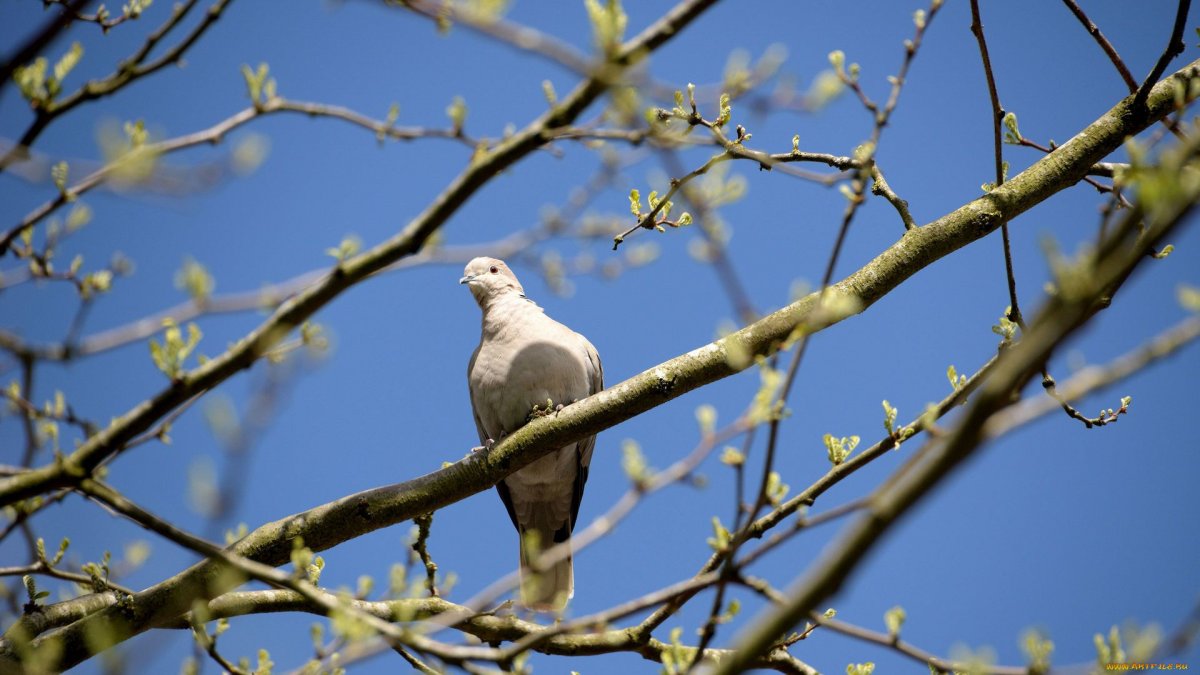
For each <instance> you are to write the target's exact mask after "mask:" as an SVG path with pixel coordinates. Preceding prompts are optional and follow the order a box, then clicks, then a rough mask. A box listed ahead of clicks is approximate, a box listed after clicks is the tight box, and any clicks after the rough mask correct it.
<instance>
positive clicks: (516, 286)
mask: <svg viewBox="0 0 1200 675" xmlns="http://www.w3.org/2000/svg"><path fill="white" fill-rule="evenodd" d="M458 283H460V284H466V285H467V288H469V289H471V295H473V296H475V301H476V302H478V303H479V306H480V307H483V306H485V305H486V304H487V303H488V302H491V301H492V300H495V299H496V298H498V297H500V296H501V295H502V294H504V293H517V294H518V295H523V294H524V293H525V289H523V288H521V282H520V281H517V275H515V274H513V272H512V270H510V269H509V268H508V265H505V264H504V261H503V260H499V259H497V258H475V259H474V260H472V261H471V262H469V263H467V267H466V269H464V270H463V277H462V278H461V279H459V280H458Z"/></svg>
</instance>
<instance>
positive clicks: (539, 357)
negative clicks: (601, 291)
mask: <svg viewBox="0 0 1200 675" xmlns="http://www.w3.org/2000/svg"><path fill="white" fill-rule="evenodd" d="M459 283H460V284H466V286H467V288H468V289H470V291H471V295H472V296H474V298H475V302H476V303H478V305H479V308H480V309H481V310H482V311H483V322H482V331H481V335H480V339H479V346H478V347H476V349H475V352H474V353H473V354H472V355H471V361H470V363H469V364H468V365H467V384H468V389H469V391H470V395H471V409H472V411H473V412H474V415H475V426H476V428H477V430H478V432H479V442H480V443H481V444H482V448H484V449H488V450H490V449H491V447H492V445H493V444H494V443H497V442H499V441H501V440H503V438H504V437H505V436H507V435H509V434H511V433H513V432H514V431H516V430H517V429H519V428H521V426H523V425H524V424H526V423H527V422H528V421H529V420H530V419H532V418H533V417H537V416H543V415H545V414H548V413H552V412H554V411H556V410H558V409H561V407H562V406H565V405H570V404H571V403H573V402H575V401H578V400H582V399H584V398H587V397H588V396H591V395H592V394H595V393H597V392H599V391H600V390H602V389H603V388H604V370H603V368H602V367H601V365H600V356H599V354H598V353H597V352H596V348H595V347H594V346H592V343H591V342H589V341H588V340H587V338H585V337H584V336H582V335H580V334H579V333H576V332H575V331H573V330H571V329H570V328H567V327H566V326H564V325H563V324H561V323H559V322H557V321H555V320H554V319H551V318H550V317H549V316H547V315H546V314H545V311H544V310H543V309H542V308H541V307H539V306H538V305H537V304H536V303H534V302H533V301H532V300H530V299H529V298H527V297H525V290H524V288H522V286H521V282H520V281H518V280H517V276H516V275H515V274H513V271H512V270H511V269H509V267H508V265H506V264H505V263H504V261H502V260H498V259H496V258H488V257H480V258H475V259H474V260H472V261H471V262H469V263H467V266H466V269H465V270H463V277H462V278H461V279H459ZM542 406H544V408H543V407H542ZM552 406H553V407H552ZM595 446H596V437H595V436H588V437H587V438H582V439H580V440H578V441H576V442H574V443H571V444H569V445H566V446H564V447H562V448H559V449H557V450H555V451H553V452H550V453H548V454H546V455H544V456H542V457H540V458H539V459H537V460H535V461H533V462H532V463H530V464H529V465H527V466H525V467H523V468H521V469H520V470H518V471H516V472H514V473H512V474H510V475H509V476H507V477H505V478H504V479H503V480H501V481H500V482H499V483H497V484H496V491H497V492H498V493H500V499H501V501H503V502H504V507H505V509H506V510H507V511H508V517H509V519H511V520H512V524H513V526H514V527H515V528H516V529H517V533H518V535H519V537H520V556H521V558H520V560H521V567H520V569H521V588H520V597H521V604H522V605H524V606H525V607H527V608H529V609H531V610H535V611H543V612H561V611H562V610H564V609H565V608H566V604H567V600H568V599H569V598H571V597H572V596H573V595H574V591H575V580H574V571H573V565H572V561H571V555H570V554H569V551H570V549H569V548H568V555H566V556H565V557H563V558H561V559H559V560H558V561H557V562H556V563H554V564H553V565H551V566H550V567H549V568H548V569H545V570H543V571H541V572H540V574H534V573H533V572H532V569H531V566H530V563H531V561H533V560H536V559H537V557H538V556H539V555H540V554H541V553H542V552H543V551H545V550H547V549H549V548H551V547H553V546H554V545H556V544H561V543H564V542H569V540H570V537H571V532H572V531H573V530H574V528H575V519H576V517H577V516H578V515H579V504H580V501H581V500H582V499H583V488H584V485H585V484H586V483H587V478H588V465H589V464H590V463H591V460H592V450H593V449H594V448H595ZM567 545H568V547H569V546H570V544H569V543H568V544H567Z"/></svg>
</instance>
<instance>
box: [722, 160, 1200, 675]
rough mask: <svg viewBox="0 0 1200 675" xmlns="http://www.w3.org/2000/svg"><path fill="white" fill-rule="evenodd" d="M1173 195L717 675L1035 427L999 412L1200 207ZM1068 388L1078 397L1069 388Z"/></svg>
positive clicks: (1041, 319) (1037, 326) (1090, 273)
mask: <svg viewBox="0 0 1200 675" xmlns="http://www.w3.org/2000/svg"><path fill="white" fill-rule="evenodd" d="M1064 147H1065V146H1064ZM1198 149H1200V143H1198V142H1193V143H1191V144H1190V146H1189V147H1188V148H1186V149H1184V150H1185V151H1184V152H1180V153H1178V155H1177V156H1175V157H1174V158H1172V159H1171V160H1169V161H1173V162H1176V163H1177V165H1175V170H1177V171H1182V167H1183V165H1185V164H1186V162H1187V161H1189V160H1190V159H1191V158H1192V157H1193V156H1194V154H1195V153H1196V151H1197V150H1198ZM1169 170H1170V169H1167V168H1164V171H1169ZM1018 179H1019V177H1018ZM1015 180H1016V179H1014V181H1010V183H1009V184H1011V183H1012V182H1015ZM1173 197H1174V198H1170V199H1164V200H1163V203H1160V204H1156V209H1155V211H1154V216H1153V217H1152V218H1151V219H1150V220H1152V222H1149V223H1147V224H1146V227H1145V234H1144V235H1139V233H1138V227H1137V225H1138V224H1139V223H1140V222H1141V217H1142V215H1143V214H1141V213H1139V212H1136V211H1135V212H1132V213H1130V214H1129V215H1128V216H1127V217H1126V218H1125V219H1124V222H1123V224H1122V226H1121V227H1120V228H1118V231H1117V232H1115V233H1114V235H1113V236H1112V237H1110V238H1109V239H1108V240H1107V241H1105V242H1104V243H1103V245H1102V246H1101V247H1100V248H1099V250H1097V251H1096V253H1095V256H1094V257H1089V258H1087V259H1086V260H1085V261H1084V262H1081V263H1080V264H1079V269H1078V270H1077V272H1078V273H1079V274H1081V275H1086V278H1087V279H1088V282H1087V284H1086V286H1085V287H1081V288H1080V289H1077V290H1078V291H1079V292H1075V293H1071V294H1070V295H1067V294H1058V295H1054V296H1051V298H1050V299H1049V300H1048V301H1047V302H1046V303H1045V305H1044V306H1043V308H1042V310H1041V311H1040V312H1039V314H1038V316H1037V318H1036V319H1035V320H1034V321H1033V322H1032V323H1031V324H1030V330H1029V331H1028V332H1027V333H1025V334H1024V335H1023V336H1022V338H1021V340H1020V341H1019V342H1017V343H1016V344H1014V345H1013V346H1012V347H1009V348H1008V349H1006V350H1005V351H1004V352H1002V353H1001V355H1000V358H999V363H998V364H997V366H996V370H995V373H994V374H993V375H992V377H990V378H989V379H988V381H987V382H986V383H985V384H984V386H983V387H982V388H981V389H980V391H979V392H978V394H977V396H976V397H975V398H974V399H973V402H972V403H970V404H968V407H967V409H966V410H965V411H964V412H963V414H962V416H961V417H960V418H959V419H958V420H957V424H955V426H954V429H953V430H952V431H950V432H949V433H948V434H946V435H945V436H944V437H942V438H937V439H933V440H931V441H930V442H928V443H927V444H926V445H925V446H924V447H922V449H921V450H920V451H918V452H917V453H916V454H915V455H913V456H912V457H911V458H910V459H909V461H908V462H907V463H906V464H905V465H903V466H902V467H901V468H900V469H898V470H897V471H896V472H895V473H894V474H893V475H892V476H891V477H890V478H889V479H888V480H887V481H886V482H885V483H884V484H883V485H881V486H880V487H879V488H878V489H876V490H875V491H874V492H873V493H872V495H871V496H870V498H869V504H870V506H869V508H868V514H866V515H864V516H863V517H861V518H860V519H858V520H857V521H856V522H854V523H853V524H852V525H850V526H849V527H848V528H846V531H845V533H844V535H843V536H842V537H841V538H840V540H839V541H837V542H836V543H835V544H834V545H833V547H832V548H831V549H829V551H828V552H827V553H826V555H824V556H823V557H822V558H821V559H820V560H818V561H817V562H816V563H814V564H813V566H812V567H811V568H810V569H809V571H808V572H806V573H805V574H804V575H803V576H801V577H799V578H798V579H797V580H796V581H795V582H794V583H793V584H792V586H791V588H789V589H788V591H787V593H786V597H787V601H786V603H785V604H784V605H782V606H779V607H776V608H773V609H771V610H769V611H767V612H764V613H763V614H762V615H760V616H759V617H758V618H757V619H756V620H755V621H754V622H753V623H752V624H751V625H750V626H749V627H748V628H747V629H746V630H745V632H744V633H743V638H742V639H740V640H739V642H738V644H737V645H736V650H735V652H734V656H733V658H731V659H730V660H729V661H726V662H722V663H721V664H719V666H718V667H717V669H716V670H715V673H717V674H719V675H725V674H726V673H734V672H739V671H740V670H741V669H743V668H745V666H746V664H747V661H748V659H750V658H753V657H754V656H755V655H757V654H762V653H767V652H768V650H771V649H772V646H773V645H774V644H775V641H776V640H778V639H779V637H780V636H782V635H783V634H784V633H785V632H786V631H788V630H790V629H791V627H792V626H794V625H796V623H798V622H799V621H800V620H801V619H802V618H803V617H804V616H807V615H808V613H809V612H811V611H812V610H813V609H815V606H816V605H817V604H818V603H820V602H821V601H822V600H823V599H825V598H827V597H829V596H830V595H832V594H833V593H835V592H836V591H837V590H838V589H839V588H840V587H841V585H842V583H843V582H844V581H845V579H846V578H847V576H848V575H849V574H850V573H851V572H852V571H853V570H854V569H855V568H856V567H857V566H858V565H859V564H860V563H861V561H862V560H863V558H864V556H865V555H866V554H867V553H868V552H869V551H870V550H871V549H872V548H874V547H875V545H876V544H878V543H879V542H880V541H882V539H883V535H884V534H885V533H886V532H887V530H888V529H890V527H891V526H892V525H893V524H894V523H896V522H897V521H898V520H899V519H900V518H901V517H902V516H903V515H904V514H905V513H906V512H907V511H908V510H909V509H910V508H911V507H912V506H913V505H914V504H916V503H917V502H919V501H920V500H921V499H922V498H923V497H924V496H925V495H927V494H928V493H929V491H930V490H931V489H932V488H933V487H934V486H935V485H937V484H938V483H939V482H941V481H942V480H944V479H945V478H946V476H947V475H949V474H950V472H952V471H953V470H954V469H955V468H956V467H958V466H959V465H960V464H961V463H962V462H963V461H964V460H966V459H967V458H968V457H970V456H971V455H972V454H974V453H975V452H976V451H978V449H979V448H980V447H981V446H982V445H984V444H985V443H986V442H987V441H989V440H991V439H994V438H995V437H997V436H998V435H1001V434H1004V433H1008V432H1010V431H1012V430H1013V429H1014V428H1015V427H1016V425H1017V423H1018V422H1020V421H1021V420H1024V421H1028V419H1031V418H1027V417H1025V418H1023V417H1020V416H1017V417H1006V416H1005V415H1004V414H1002V413H1003V411H1004V410H1005V409H1006V408H1008V407H1010V406H1012V405H1013V403H1014V399H1015V394H1016V393H1017V392H1020V391H1021V389H1022V388H1023V387H1024V385H1025V384H1027V383H1028V382H1029V381H1030V380H1031V379H1032V378H1033V377H1034V375H1035V374H1036V373H1037V372H1038V371H1039V370H1041V369H1042V368H1043V367H1044V365H1045V363H1046V361H1047V360H1048V359H1049V358H1050V356H1051V355H1052V354H1053V353H1054V352H1055V351H1056V350H1057V349H1058V347H1059V346H1060V345H1061V344H1062V343H1063V342H1064V341H1065V340H1066V339H1067V338H1068V337H1070V336H1071V335H1073V334H1074V333H1075V332H1076V331H1077V330H1078V329H1079V328H1080V327H1082V326H1083V325H1084V324H1086V323H1087V320H1088V319H1089V318H1090V317H1092V316H1094V314H1095V311H1096V305H1097V303H1098V302H1099V301H1100V299H1101V298H1102V297H1104V296H1105V295H1106V294H1108V293H1110V292H1111V290H1112V288H1114V287H1117V286H1120V285H1121V283H1123V282H1124V280H1125V279H1127V278H1128V277H1129V275H1130V274H1131V273H1132V271H1133V270H1134V269H1135V268H1136V267H1137V266H1138V265H1140V264H1142V263H1144V262H1145V260H1146V259H1147V256H1146V250H1147V249H1148V248H1149V247H1151V246H1153V245H1154V243H1155V242H1157V241H1160V240H1161V239H1162V238H1163V237H1164V236H1166V235H1167V234H1169V233H1170V232H1172V231H1173V230H1174V229H1175V228H1176V227H1177V226H1178V225H1179V224H1180V222H1181V220H1182V219H1183V218H1184V217H1185V216H1186V215H1187V214H1189V213H1190V212H1191V211H1192V210H1193V208H1194V207H1195V205H1196V202H1197V200H1200V185H1189V186H1186V187H1184V186H1182V184H1181V185H1180V191H1179V193H1178V194H1177V195H1173ZM1081 278H1083V277H1081ZM1066 388H1067V389H1073V387H1072V386H1071V385H1068V386H1067V387H1066ZM1037 405H1041V406H1043V407H1042V410H1044V411H1046V412H1049V411H1050V410H1053V409H1056V407H1057V406H1056V405H1053V404H1052V403H1051V402H1050V401H1049V400H1045V399H1043V402H1042V403H1038V404H1037Z"/></svg>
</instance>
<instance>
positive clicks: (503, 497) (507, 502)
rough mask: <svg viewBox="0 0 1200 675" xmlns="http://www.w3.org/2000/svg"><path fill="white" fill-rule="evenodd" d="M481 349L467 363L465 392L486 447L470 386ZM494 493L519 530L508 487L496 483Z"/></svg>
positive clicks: (477, 348)
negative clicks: (497, 494)
mask: <svg viewBox="0 0 1200 675" xmlns="http://www.w3.org/2000/svg"><path fill="white" fill-rule="evenodd" d="M482 347H483V344H482V343H480V345H479V346H478V347H476V348H475V352H474V353H472V354H471V361H470V362H469V363H467V392H468V393H469V394H470V396H471V414H472V415H474V417H475V429H476V431H478V432H479V444H480V445H482V446H486V445H487V442H488V439H490V438H491V435H489V434H488V432H487V429H484V428H483V420H481V419H479V406H478V405H476V403H475V389H474V387H472V386H471V372H472V371H474V370H475V359H477V358H478V357H479V350H480V349H481V348H482ZM492 440H498V439H492ZM496 492H498V493H500V501H502V502H504V509H505V510H506V511H508V518H509V520H511V521H512V524H513V527H515V528H517V529H520V526H519V525H517V513H516V511H514V510H513V501H512V495H510V494H509V493H508V486H507V485H505V484H504V481H503V480H501V481H500V482H498V483H496Z"/></svg>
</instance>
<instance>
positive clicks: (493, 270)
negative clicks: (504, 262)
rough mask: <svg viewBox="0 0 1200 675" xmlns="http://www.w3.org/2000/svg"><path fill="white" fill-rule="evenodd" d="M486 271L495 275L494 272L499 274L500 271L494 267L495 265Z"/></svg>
mask: <svg viewBox="0 0 1200 675" xmlns="http://www.w3.org/2000/svg"><path fill="white" fill-rule="evenodd" d="M488 271H489V272H491V273H492V274H495V273H496V272H499V271H500V268H499V267H496V266H495V265H492V266H491V267H490V268H489V269H488Z"/></svg>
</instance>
